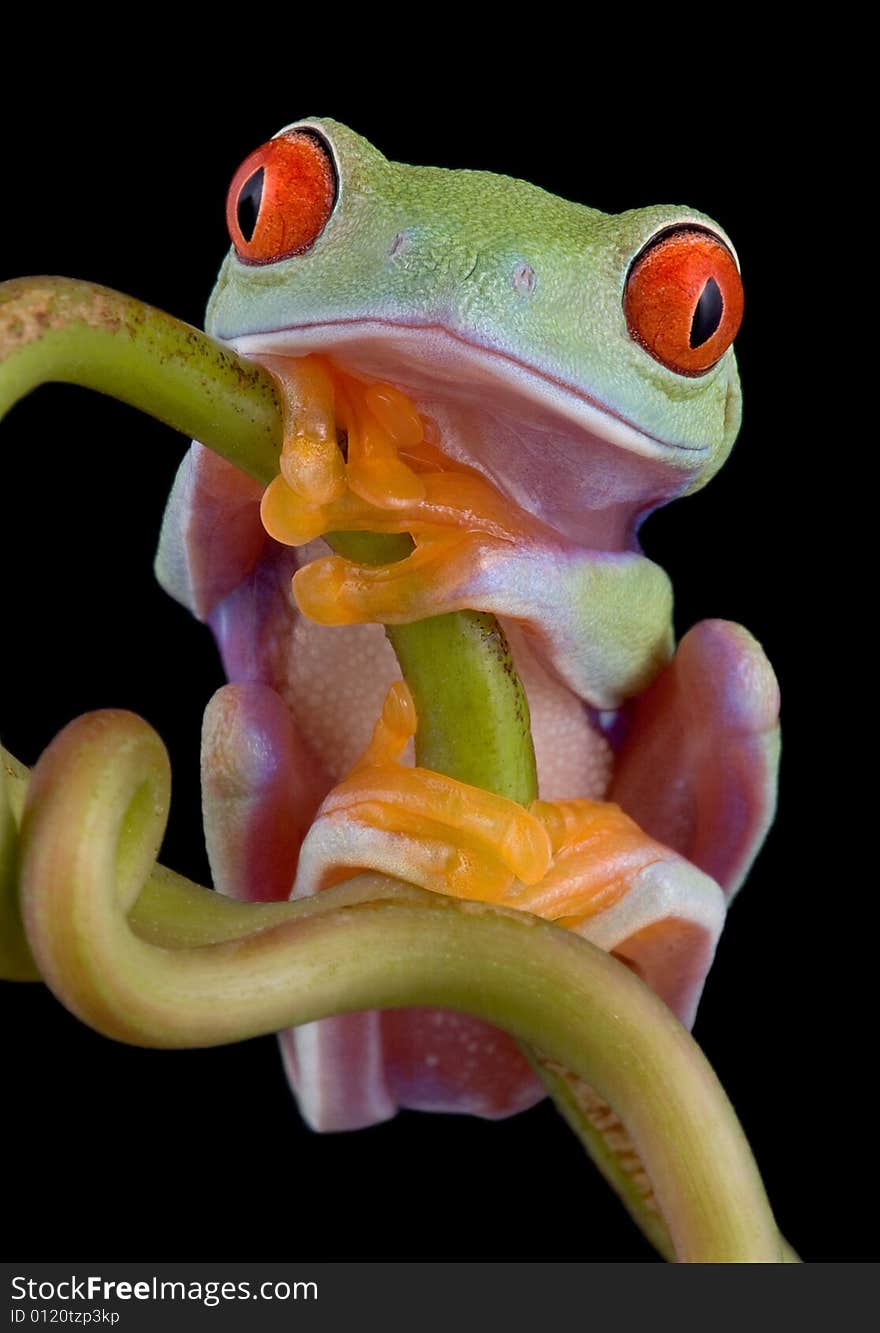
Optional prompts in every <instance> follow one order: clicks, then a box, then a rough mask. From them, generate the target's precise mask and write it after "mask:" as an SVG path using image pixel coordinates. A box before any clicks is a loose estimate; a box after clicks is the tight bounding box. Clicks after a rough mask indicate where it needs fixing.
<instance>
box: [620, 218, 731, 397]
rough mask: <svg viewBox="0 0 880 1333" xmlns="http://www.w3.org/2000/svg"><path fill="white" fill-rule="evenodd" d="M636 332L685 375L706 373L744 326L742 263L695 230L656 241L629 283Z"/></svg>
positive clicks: (628, 304)
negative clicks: (740, 264)
mask: <svg viewBox="0 0 880 1333" xmlns="http://www.w3.org/2000/svg"><path fill="white" fill-rule="evenodd" d="M623 311H624V314H625V315H626V322H627V325H628V326H629V331H630V334H631V336H632V337H633V338H635V340H636V342H639V343H641V345H642V346H643V347H644V349H645V351H646V352H650V354H651V356H653V357H655V358H656V359H657V360H658V361H662V362H663V365H664V366H668V367H669V369H670V370H675V371H677V372H678V373H679V375H702V374H703V373H704V372H705V371H707V370H709V369H710V367H712V366H714V364H715V362H716V361H717V360H718V359H719V357H721V356H723V355H724V353H725V352H726V351H727V349H728V347H729V346H730V344H731V343H732V342H733V340H734V338H735V337H736V333H737V330H738V328H739V326H740V323H741V322H742V313H743V288H742V281H741V280H740V276H739V271H738V270H737V267H736V260H735V259H734V257H733V255H732V254H731V253H730V251H729V250H728V248H727V246H726V245H725V244H724V243H723V242H722V241H719V240H718V238H717V236H713V235H711V233H710V232H707V231H699V230H697V229H695V228H684V227H683V228H681V229H679V230H676V231H672V232H666V233H665V234H664V235H661V236H660V237H658V238H657V239H656V240H653V241H650V242H649V243H648V244H647V245H646V246H645V248H644V250H643V251H642V253H641V254H640V255H639V256H638V258H637V259H636V261H635V263H634V264H633V266H632V268H631V269H630V271H629V277H628V278H627V280H626V292H625V293H624V297H623Z"/></svg>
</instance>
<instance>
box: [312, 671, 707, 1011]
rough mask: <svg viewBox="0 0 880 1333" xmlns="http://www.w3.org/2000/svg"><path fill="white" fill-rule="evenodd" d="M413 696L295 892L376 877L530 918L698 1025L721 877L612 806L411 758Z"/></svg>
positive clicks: (323, 831) (394, 694)
mask: <svg viewBox="0 0 880 1333" xmlns="http://www.w3.org/2000/svg"><path fill="white" fill-rule="evenodd" d="M415 730H416V716H415V706H414V704H413V700H412V696H411V695H410V692H409V690H408V688H407V686H406V685H405V684H404V683H403V682H402V681H399V682H397V683H396V684H395V685H393V686H392V688H391V690H390V691H389V693H388V696H387V698H386V701H385V706H384V709H383V712H382V716H381V717H380V719H379V721H378V723H377V724H376V728H375V731H374V733H373V739H372V742H371V743H370V745H369V747H368V748H367V750H366V752H365V753H364V755H363V757H362V758H361V759H360V760H359V761H358V763H357V764H356V765H355V766H354V768H353V769H352V771H351V772H350V773H349V775H348V776H347V777H346V778H345V779H344V780H343V781H342V782H341V783H340V784H339V785H338V786H337V787H335V788H334V789H333V791H331V792H330V794H329V796H327V798H326V799H325V800H324V802H323V804H322V805H321V807H320V809H319V810H318V814H317V816H316V819H315V822H314V824H313V825H312V827H311V829H310V830H309V833H308V834H307V836H306V838H305V841H304V842H303V845H302V850H301V853H300V860H299V868H298V872H297V877H296V884H295V887H294V891H293V896H294V897H304V896H306V895H308V894H312V893H315V892H318V891H319V890H321V889H324V888H328V887H330V886H331V885H332V884H336V883H339V882H340V881H341V880H343V879H346V878H348V877H349V876H350V875H352V874H353V873H356V872H357V871H359V870H367V869H371V870H377V871H380V872H382V873H384V874H388V875H392V876H394V877H396V878H398V879H404V880H407V881H409V882H410V883H414V884H419V885H420V886H421V887H422V888H426V889H431V890H433V891H434V892H436V893H445V894H449V895H451V896H453V897H457V898H470V899H476V900H478V901H482V902H491V903H498V904H502V905H504V906H507V907H514V908H518V909H519V910H522V911H526V912H532V913H534V914H535V915H537V916H542V917H545V918H547V919H548V920H551V921H558V922H559V924H560V925H564V926H567V927H569V928H570V929H573V930H576V931H578V932H579V933H580V934H583V935H585V936H586V937H587V938H589V939H592V940H593V941H594V942H595V943H597V944H600V945H601V946H602V947H603V948H605V949H607V950H609V951H611V952H614V953H616V954H618V955H619V956H620V957H622V958H624V959H625V960H626V961H627V962H629V963H630V964H631V965H632V966H633V967H635V969H636V970H637V971H639V972H640V973H641V974H642V975H643V977H644V979H645V980H646V981H647V982H648V984H649V985H651V986H652V987H653V988H654V989H655V990H657V991H658V993H659V994H661V995H662V996H663V998H664V999H666V1000H667V1003H669V1004H670V1005H671V1006H672V1007H673V1008H675V1010H676V1012H678V1013H679V1016H680V1017H682V1018H683V1020H685V1021H690V1020H691V1019H692V1016H693V1013H694V1012H695V1010H696V1005H697V1001H698V999H699V994H700V990H701V989H702V984H703V980H704V978H705V975H706V972H707V971H708V968H709V965H710V963H711V961H712V955H713V953H714V949H715V944H716V941H717V938H718V935H719V934H720V931H721V926H722V923H723V918H724V898H723V894H722V892H721V890H720V889H719V887H718V885H717V884H716V883H715V882H714V880H712V879H710V878H709V877H708V875H704V874H703V873H702V872H701V871H699V870H697V869H696V868H695V867H694V866H692V865H691V864H690V863H689V862H687V861H685V860H684V859H683V858H682V857H680V856H678V855H677V854H676V853H675V852H673V851H672V850H671V849H670V848H668V847H665V846H663V844H662V843H659V842H655V841H654V840H653V839H652V838H649V837H648V836H647V834H645V833H643V832H642V830H641V829H640V828H639V827H638V825H637V824H635V823H634V822H633V820H631V819H630V818H629V817H628V816H627V815H625V814H624V813H623V811H622V810H621V809H620V808H619V807H618V806H616V805H613V804H611V803H609V802H605V801H587V800H571V801H534V802H533V803H532V804H531V806H530V807H529V808H528V809H526V808H525V807H524V806H521V805H518V804H517V803H516V802H515V801H511V800H508V799H506V798H505V797H501V796H495V795H493V794H492V793H490V792H486V791H483V790H482V789H480V788H478V787H471V786H469V785H468V784H466V783H463V782H457V781H456V780H454V779H453V778H448V777H445V776H443V775H442V774H439V773H433V772H430V771H429V770H427V769H423V768H411V767H407V766H405V765H404V764H403V763H401V756H402V755H403V752H404V750H405V748H406V746H407V743H408V741H409V740H410V738H411V737H412V736H413V735H414V734H415Z"/></svg>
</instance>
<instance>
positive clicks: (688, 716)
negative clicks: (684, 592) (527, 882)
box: [608, 620, 779, 897]
mask: <svg viewBox="0 0 880 1333" xmlns="http://www.w3.org/2000/svg"><path fill="white" fill-rule="evenodd" d="M778 717H779V691H778V687H777V684H776V678H775V676H774V674H773V670H772V668H771V666H770V664H769V662H768V661H767V658H766V657H765V656H764V653H763V651H762V649H761V646H760V644H759V643H757V641H756V640H755V639H753V638H752V636H751V635H750V634H749V633H748V631H747V630H745V629H743V628H742V626H741V625H735V624H733V623H732V622H730V621H726V620H704V621H702V622H701V623H700V624H698V625H695V626H694V628H693V629H692V630H690V631H689V632H688V633H687V634H686V635H685V636H684V638H683V639H682V641H681V643H680V644H679V647H678V651H677V652H676V654H675V657H674V659H673V660H672V662H671V663H670V664H669V666H668V667H667V668H666V669H665V670H664V671H663V673H662V674H661V675H660V677H659V678H658V679H657V680H656V681H655V682H654V684H653V685H652V686H651V688H650V689H649V690H647V691H646V693H645V694H644V695H642V697H641V698H640V699H639V700H638V702H637V703H636V704H635V706H634V711H633V717H632V725H631V728H630V731H629V733H628V736H627V740H626V743H625V744H624V746H623V748H622V750H621V752H620V754H619V756H618V759H617V762H616V764H615V769H614V776H613V779H612V783H611V787H610V790H609V793H608V795H609V798H610V799H611V800H614V801H616V802H618V804H619V805H621V806H622V807H623V809H625V810H626V811H627V813H628V814H629V815H631V816H632V818H633V819H635V820H636V821H637V822H638V823H639V824H640V825H641V827H642V828H644V829H645V830H646V831H647V832H648V833H650V834H651V836H652V837H655V838H657V839H658V840H659V841H661V842H664V843H666V844H668V845H669V846H670V847H674V848H675V850H676V851H678V852H680V853H681V855H682V856H685V857H687V859H688V860H689V861H691V862H693V863H694V865H697V866H699V867H700V868H701V869H702V870H705V871H706V872H707V873H708V874H710V875H711V876H712V877H713V879H715V880H717V881H718V883H719V884H720V885H721V886H722V888H723V889H724V890H725V892H726V893H727V895H728V897H730V896H731V895H732V894H733V893H734V892H735V891H736V889H737V888H738V887H739V885H740V884H741V883H742V881H743V879H744V878H745V875H746V873H747V871H748V869H749V866H750V865H751V863H752V861H753V860H754V858H755V856H756V855H757V853H758V850H759V849H760V846H761V843H762V842H763V840H764V837H765V835H766V832H767V829H768V828H769V826H770V823H771V821H772V819H773V813H774V809H775V803H776V777H777V768H778V763H779V721H778Z"/></svg>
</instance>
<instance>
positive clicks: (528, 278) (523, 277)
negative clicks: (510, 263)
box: [511, 264, 537, 293]
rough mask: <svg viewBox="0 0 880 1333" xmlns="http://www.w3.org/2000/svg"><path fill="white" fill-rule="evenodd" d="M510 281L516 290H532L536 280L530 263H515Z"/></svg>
mask: <svg viewBox="0 0 880 1333" xmlns="http://www.w3.org/2000/svg"><path fill="white" fill-rule="evenodd" d="M511 281H512V283H513V289H514V291H516V292H526V293H528V292H531V291H534V288H535V282H536V281H537V279H536V277H535V270H534V269H533V268H532V266H531V264H517V265H516V266H515V268H514V270H513V273H512V274H511Z"/></svg>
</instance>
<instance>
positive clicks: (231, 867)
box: [201, 681, 327, 901]
mask: <svg viewBox="0 0 880 1333" xmlns="http://www.w3.org/2000/svg"><path fill="white" fill-rule="evenodd" d="M201 769H202V812H203V818H204V827H205V841H206V844H207V849H208V858H209V861H210V863H211V874H212V877H213V881H214V887H215V888H216V889H217V890H218V891H219V892H220V893H226V894H229V895H230V897H233V898H244V899H247V900H250V901H265V900H268V899H282V900H283V899H286V898H287V896H288V895H289V893H290V889H291V886H292V884H293V880H294V877H295V875H296V865H297V859H298V856H299V849H300V845H301V843H302V840H303V838H304V836H305V834H306V832H307V830H308V828H309V825H310V824H311V822H312V819H313V818H314V814H315V811H316V809H317V807H318V804H319V802H320V800H321V797H322V796H323V794H324V792H325V791H326V788H327V778H326V775H325V774H324V773H323V771H321V770H319V768H318V766H317V765H316V763H315V760H314V757H313V755H312V753H311V751H310V750H309V748H308V747H307V746H306V744H305V742H304V740H303V738H302V736H301V734H300V732H299V730H298V728H297V726H296V724H295V722H294V719H293V716H292V714H291V712H290V709H289V708H288V707H287V704H286V703H285V702H284V700H283V699H282V698H281V697H280V696H279V695H278V694H277V693H276V692H275V691H274V690H273V689H271V688H270V686H268V685H264V684H261V683H260V682H258V681H245V682H242V683H239V684H234V685H225V686H224V687H223V688H222V689H220V690H218V691H217V693H216V694H215V695H214V696H213V698H212V699H211V700H210V701H209V703H208V706H207V708H206V709H205V716H204V722H203V724H202V755H201Z"/></svg>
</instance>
